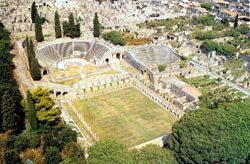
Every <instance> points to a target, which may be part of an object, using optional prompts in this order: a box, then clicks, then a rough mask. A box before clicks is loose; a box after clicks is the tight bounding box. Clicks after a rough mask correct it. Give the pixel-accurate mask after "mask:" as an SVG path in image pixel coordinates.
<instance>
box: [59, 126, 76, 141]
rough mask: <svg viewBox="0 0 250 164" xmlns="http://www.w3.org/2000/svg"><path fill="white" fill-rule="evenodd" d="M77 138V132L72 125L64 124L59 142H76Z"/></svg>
mask: <svg viewBox="0 0 250 164" xmlns="http://www.w3.org/2000/svg"><path fill="white" fill-rule="evenodd" d="M76 139H77V133H76V132H75V131H73V130H72V129H71V128H70V127H68V126H66V125H63V126H62V131H61V134H60V137H59V142H60V143H62V144H63V145H64V146H65V145H67V144H68V143H70V142H76Z"/></svg>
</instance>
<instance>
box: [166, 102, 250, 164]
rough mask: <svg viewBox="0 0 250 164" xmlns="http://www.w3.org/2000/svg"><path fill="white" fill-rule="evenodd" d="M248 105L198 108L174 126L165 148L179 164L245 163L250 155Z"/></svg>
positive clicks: (249, 106) (249, 111)
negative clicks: (172, 152) (171, 151)
mask: <svg viewBox="0 0 250 164" xmlns="http://www.w3.org/2000/svg"><path fill="white" fill-rule="evenodd" d="M249 126H250V103H249V102H248V103H246V102H244V103H243V102H236V103H235V102H232V103H229V104H227V106H226V107H221V108H217V109H213V110H212V109H206V108H201V109H198V110H195V111H191V112H189V113H188V114H187V115H184V116H183V117H182V118H181V119H180V120H179V121H178V122H177V123H175V124H174V126H173V128H172V129H173V136H172V138H171V139H170V140H168V142H167V144H166V147H168V148H170V149H171V150H173V151H174V152H175V156H176V158H177V160H178V162H180V163H244V162H245V161H246V159H247V158H248V157H249V155H250V146H249V145H250V129H249Z"/></svg>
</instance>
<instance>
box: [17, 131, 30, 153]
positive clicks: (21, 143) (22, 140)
mask: <svg viewBox="0 0 250 164" xmlns="http://www.w3.org/2000/svg"><path fill="white" fill-rule="evenodd" d="M28 147H29V140H28V138H27V137H26V136H23V135H19V136H17V137H16V139H15V143H14V148H15V149H16V150H17V151H25V150H26V149H27V148H28Z"/></svg>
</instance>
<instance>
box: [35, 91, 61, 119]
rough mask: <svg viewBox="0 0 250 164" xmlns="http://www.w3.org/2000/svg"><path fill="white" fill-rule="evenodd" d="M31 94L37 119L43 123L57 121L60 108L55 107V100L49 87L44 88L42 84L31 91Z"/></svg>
mask: <svg viewBox="0 0 250 164" xmlns="http://www.w3.org/2000/svg"><path fill="white" fill-rule="evenodd" d="M31 94H32V99H33V102H34V104H35V109H36V117H37V119H38V120H39V121H41V122H42V123H46V122H53V121H55V119H56V118H57V116H58V110H57V109H56V108H54V100H53V99H52V98H51V96H50V91H49V88H46V89H43V88H42V86H38V87H37V88H35V89H33V90H32V91H31Z"/></svg>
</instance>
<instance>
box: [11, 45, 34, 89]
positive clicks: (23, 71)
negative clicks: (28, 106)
mask: <svg viewBox="0 0 250 164" xmlns="http://www.w3.org/2000/svg"><path fill="white" fill-rule="evenodd" d="M18 46H21V45H20V43H18V42H15V43H14V49H13V50H12V51H11V53H13V54H15V57H14V58H13V63H14V65H15V67H16V68H15V69H14V77H15V79H16V81H17V83H18V84H19V87H20V91H21V92H22V93H23V94H25V93H26V91H27V90H29V89H33V88H34V84H33V81H32V79H31V77H30V74H29V72H28V71H27V68H26V66H25V63H24V59H23V58H22V54H21V50H20V49H19V48H22V47H18Z"/></svg>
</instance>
